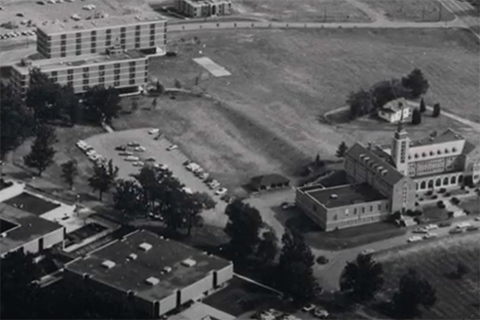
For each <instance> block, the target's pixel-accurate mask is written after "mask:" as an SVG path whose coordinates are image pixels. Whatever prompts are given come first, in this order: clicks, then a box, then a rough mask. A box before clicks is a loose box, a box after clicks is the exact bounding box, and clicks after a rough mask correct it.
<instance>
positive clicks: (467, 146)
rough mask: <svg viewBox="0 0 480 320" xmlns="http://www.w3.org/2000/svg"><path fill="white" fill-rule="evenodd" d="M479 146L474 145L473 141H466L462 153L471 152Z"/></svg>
mask: <svg viewBox="0 0 480 320" xmlns="http://www.w3.org/2000/svg"><path fill="white" fill-rule="evenodd" d="M476 148H477V146H476V145H474V144H473V143H471V142H469V141H465V145H464V147H463V150H462V153H463V154H469V153H471V152H472V151H473V150H475V149H476Z"/></svg>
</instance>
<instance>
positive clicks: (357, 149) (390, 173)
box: [346, 142, 404, 185]
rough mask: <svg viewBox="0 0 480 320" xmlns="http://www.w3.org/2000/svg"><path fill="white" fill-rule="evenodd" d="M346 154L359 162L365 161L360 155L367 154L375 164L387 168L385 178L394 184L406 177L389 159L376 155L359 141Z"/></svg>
mask: <svg viewBox="0 0 480 320" xmlns="http://www.w3.org/2000/svg"><path fill="white" fill-rule="evenodd" d="M346 155H347V156H350V157H352V158H353V159H356V160H357V161H358V162H363V161H364V160H362V159H361V157H360V155H365V156H366V157H368V158H369V161H372V162H373V163H374V164H376V165H378V166H381V167H382V168H383V170H386V172H385V174H384V175H383V179H384V180H385V181H386V182H388V183H390V184H392V185H393V184H395V183H397V182H398V181H400V180H401V179H402V178H403V177H404V176H403V174H401V173H400V172H398V171H397V169H396V168H394V167H393V166H392V165H391V164H389V163H388V162H387V161H385V160H383V159H382V158H380V157H379V156H378V155H376V154H375V153H374V152H373V151H371V150H369V149H368V148H366V147H365V146H363V145H361V144H360V143H358V142H357V143H355V144H354V145H353V146H352V147H351V148H350V149H348V150H347V153H346ZM379 175H380V173H379Z"/></svg>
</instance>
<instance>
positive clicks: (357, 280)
mask: <svg viewBox="0 0 480 320" xmlns="http://www.w3.org/2000/svg"><path fill="white" fill-rule="evenodd" d="M383 283H384V279H383V268H382V265H381V264H380V263H378V262H376V261H375V260H373V258H372V255H369V254H360V255H358V256H357V259H356V260H355V261H350V262H347V265H346V266H345V268H344V269H343V273H342V276H341V279H340V288H341V290H342V291H343V292H346V293H347V294H348V296H349V297H350V298H351V299H352V300H353V301H356V302H367V301H370V300H372V299H373V298H374V296H375V293H377V292H378V290H380V289H381V287H382V285H383Z"/></svg>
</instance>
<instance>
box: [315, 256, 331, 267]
mask: <svg viewBox="0 0 480 320" xmlns="http://www.w3.org/2000/svg"><path fill="white" fill-rule="evenodd" d="M315 261H316V262H317V263H318V264H322V265H323V264H327V263H328V262H329V260H328V258H327V257H325V256H319V257H318V258H317V259H316V260H315Z"/></svg>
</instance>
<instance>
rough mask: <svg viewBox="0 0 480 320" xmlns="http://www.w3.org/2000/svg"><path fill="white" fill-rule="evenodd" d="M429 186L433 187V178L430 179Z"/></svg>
mask: <svg viewBox="0 0 480 320" xmlns="http://www.w3.org/2000/svg"><path fill="white" fill-rule="evenodd" d="M428 188H429V189H433V180H429V181H428Z"/></svg>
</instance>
